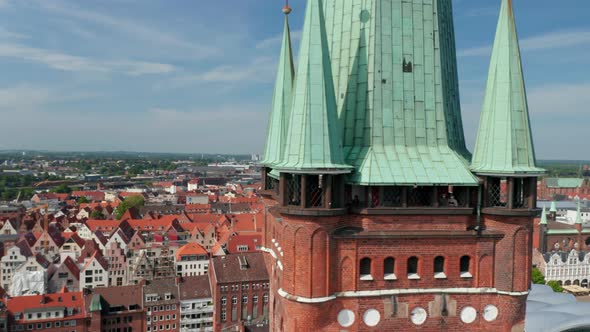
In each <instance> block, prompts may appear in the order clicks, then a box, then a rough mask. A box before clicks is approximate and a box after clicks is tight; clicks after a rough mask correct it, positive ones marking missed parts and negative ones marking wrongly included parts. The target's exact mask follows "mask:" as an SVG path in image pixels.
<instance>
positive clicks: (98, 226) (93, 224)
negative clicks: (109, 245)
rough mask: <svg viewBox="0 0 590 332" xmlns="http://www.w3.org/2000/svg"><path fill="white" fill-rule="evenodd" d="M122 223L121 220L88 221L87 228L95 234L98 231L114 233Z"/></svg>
mask: <svg viewBox="0 0 590 332" xmlns="http://www.w3.org/2000/svg"><path fill="white" fill-rule="evenodd" d="M120 223H121V221H119V220H86V227H88V229H90V230H91V231H93V232H96V231H107V232H112V231H114V230H115V229H116V228H117V227H119V224H120Z"/></svg>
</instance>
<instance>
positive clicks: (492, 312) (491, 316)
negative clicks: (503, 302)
mask: <svg viewBox="0 0 590 332" xmlns="http://www.w3.org/2000/svg"><path fill="white" fill-rule="evenodd" d="M483 318H484V319H485V320H487V321H488V322H493V321H495V320H496V318H498V307H496V306H495V305H493V304H489V305H487V306H486V307H485V308H483Z"/></svg>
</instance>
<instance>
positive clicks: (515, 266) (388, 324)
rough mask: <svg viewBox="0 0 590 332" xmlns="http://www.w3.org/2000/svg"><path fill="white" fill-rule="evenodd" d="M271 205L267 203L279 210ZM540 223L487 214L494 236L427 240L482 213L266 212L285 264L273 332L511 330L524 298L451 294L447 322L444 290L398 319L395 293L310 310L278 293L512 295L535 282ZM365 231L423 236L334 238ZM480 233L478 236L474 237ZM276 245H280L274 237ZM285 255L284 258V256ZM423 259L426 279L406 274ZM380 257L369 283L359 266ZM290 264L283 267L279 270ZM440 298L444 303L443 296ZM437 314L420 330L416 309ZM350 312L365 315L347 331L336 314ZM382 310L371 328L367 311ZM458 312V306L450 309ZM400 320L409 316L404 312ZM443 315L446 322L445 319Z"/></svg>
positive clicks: (279, 273) (404, 304)
mask: <svg viewBox="0 0 590 332" xmlns="http://www.w3.org/2000/svg"><path fill="white" fill-rule="evenodd" d="M269 202H270V203H271V205H269V206H267V207H268V208H269V209H270V210H272V205H273V204H272V201H269ZM532 222H533V218H531V217H504V216H501V217H500V216H491V215H484V216H483V217H482V225H483V226H485V229H486V230H487V231H486V233H487V234H491V233H493V234H496V235H495V236H490V237H476V236H475V235H474V236H472V237H459V238H440V237H424V236H420V234H422V233H423V232H430V231H443V230H444V231H455V232H456V231H459V232H465V230H466V229H467V227H468V226H473V225H475V223H476V220H475V216H436V215H434V216H361V215H346V216H340V217H322V218H313V217H294V216H286V215H283V216H279V217H278V218H277V214H276V213H267V218H266V220H265V226H266V228H265V231H266V233H265V236H264V243H265V247H266V248H269V249H270V250H273V251H274V252H275V255H276V256H277V259H273V258H272V257H270V255H268V259H267V262H268V270H269V272H271V271H272V272H271V285H272V286H271V289H272V292H271V308H270V310H271V317H272V318H271V327H272V329H273V331H319V330H322V331H383V330H385V331H407V330H414V329H419V330H423V331H435V330H436V331H440V330H441V329H442V330H453V331H455V330H461V329H465V330H469V331H490V330H494V331H511V329H512V327H513V326H516V325H518V324H521V323H522V322H523V320H524V309H525V301H526V297H525V296H508V295H498V294H493V295H492V294H471V295H469V294H465V295H457V294H453V295H447V296H446V297H445V300H446V303H448V306H449V308H450V309H449V313H448V315H447V316H444V317H443V316H441V314H440V310H438V313H437V310H436V308H440V307H441V305H442V304H441V303H443V302H442V301H441V298H442V295H441V294H438V295H436V294H415V295H399V296H397V299H396V301H397V303H398V304H397V308H398V310H401V311H402V314H397V315H396V314H393V313H392V310H393V309H392V307H393V305H392V299H391V296H385V297H368V296H367V297H354V298H346V297H338V298H337V299H336V300H332V301H327V302H324V303H321V304H315V305H313V304H303V303H300V302H295V301H292V300H288V299H285V298H283V297H282V296H280V295H278V294H277V291H278V289H282V290H283V291H285V292H287V293H288V294H290V295H294V296H300V297H305V298H318V297H324V296H329V295H332V294H335V293H338V292H344V291H371V290H383V289H407V288H476V287H481V288H493V287H495V288H497V289H498V290H500V291H506V292H526V291H527V290H528V285H530V272H531V271H530V269H531V260H532V252H531V246H532V240H533V238H532ZM345 226H347V227H362V228H363V229H365V230H371V231H374V232H378V231H390V232H391V231H407V232H408V234H415V235H416V236H415V237H412V235H408V236H406V237H400V238H387V237H384V238H379V239H377V238H372V239H360V238H358V239H357V238H352V239H350V238H346V239H343V238H334V237H332V236H330V234H332V232H334V231H335V230H337V229H339V228H341V227H345ZM473 234H474V233H473ZM273 240H274V241H273ZM279 248H280V250H282V252H283V255H280V250H279ZM465 255H468V256H469V257H470V273H471V275H472V276H471V277H463V278H462V277H461V273H460V272H461V271H460V259H461V257H462V256H465ZM412 256H415V257H417V258H418V259H419V267H418V274H419V275H420V279H418V280H410V279H408V276H407V262H408V258H409V257H412ZM437 256H443V257H444V258H445V264H444V271H445V274H446V278H442V279H438V278H435V277H434V259H435V257H437ZM364 257H368V258H371V260H372V264H371V274H372V276H373V280H370V281H369V280H367V281H365V280H360V274H359V273H360V271H359V263H360V260H361V259H362V258H364ZM387 257H393V258H395V274H396V277H397V280H385V278H384V275H383V262H384V259H385V258H387ZM277 260H278V261H280V262H281V264H282V266H283V269H282V270H281V269H280V268H279V267H278V265H277ZM437 296H438V299H437ZM488 304H493V305H495V306H497V307H498V309H499V312H500V315H499V316H498V318H497V319H496V320H495V321H494V322H491V323H490V322H487V321H485V320H484V319H483V318H482V317H481V311H482V310H483V307H485V306H486V305H488ZM418 306H420V307H423V308H425V309H426V311H427V312H428V317H429V318H428V319H427V321H426V323H425V324H424V325H421V326H420V327H419V328H417V327H416V326H415V325H414V324H413V323H412V322H411V321H410V318H409V313H410V312H411V310H413V308H415V307H418ZM465 306H473V307H474V308H475V309H476V310H477V312H478V317H477V319H476V321H475V322H474V323H472V324H464V323H462V322H461V320H460V318H459V317H460V310H462V308H464V307H465ZM343 308H346V309H350V310H352V311H353V312H354V313H355V314H356V321H355V324H354V325H353V326H351V327H348V328H343V327H341V326H339V325H338V323H337V321H336V320H337V315H338V312H340V310H342V309H343ZM369 308H374V309H377V310H378V311H379V312H380V314H381V322H380V323H379V325H377V326H376V327H368V326H367V325H365V324H364V323H362V313H364V312H365V311H366V310H367V309H369ZM451 309H452V310H451ZM400 315H401V316H400ZM437 315H438V316H437Z"/></svg>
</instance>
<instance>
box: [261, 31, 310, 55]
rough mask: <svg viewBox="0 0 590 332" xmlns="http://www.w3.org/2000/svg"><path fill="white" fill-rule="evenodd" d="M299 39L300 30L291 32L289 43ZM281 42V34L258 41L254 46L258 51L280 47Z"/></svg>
mask: <svg viewBox="0 0 590 332" xmlns="http://www.w3.org/2000/svg"><path fill="white" fill-rule="evenodd" d="M300 38H301V30H297V31H292V32H291V43H293V42H295V41H296V40H299V39H300ZM282 41H283V33H281V34H279V35H276V36H274V37H270V38H267V39H263V40H261V41H259V42H258V43H257V44H256V49H259V50H260V49H266V48H271V47H275V46H277V45H280V44H281V42H282ZM277 47H278V46H277Z"/></svg>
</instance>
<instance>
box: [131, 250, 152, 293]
mask: <svg viewBox="0 0 590 332" xmlns="http://www.w3.org/2000/svg"><path fill="white" fill-rule="evenodd" d="M154 273H155V269H154V264H153V263H152V261H151V260H150V259H149V257H148V255H147V251H146V250H143V249H142V250H140V251H139V252H138V253H137V255H136V256H135V257H133V259H131V260H130V261H129V274H128V277H129V284H130V285H135V284H138V283H139V282H140V281H141V280H144V279H145V280H151V279H153V277H154Z"/></svg>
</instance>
